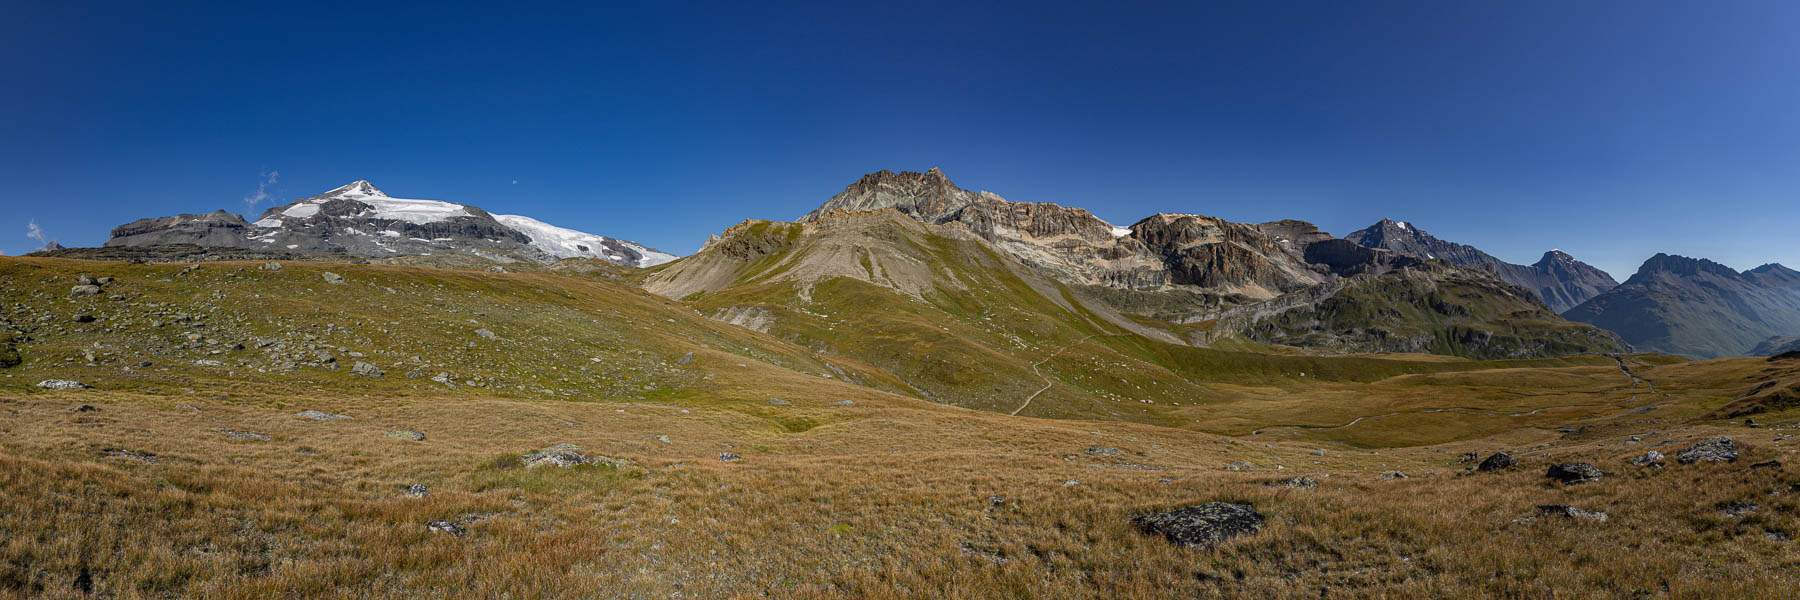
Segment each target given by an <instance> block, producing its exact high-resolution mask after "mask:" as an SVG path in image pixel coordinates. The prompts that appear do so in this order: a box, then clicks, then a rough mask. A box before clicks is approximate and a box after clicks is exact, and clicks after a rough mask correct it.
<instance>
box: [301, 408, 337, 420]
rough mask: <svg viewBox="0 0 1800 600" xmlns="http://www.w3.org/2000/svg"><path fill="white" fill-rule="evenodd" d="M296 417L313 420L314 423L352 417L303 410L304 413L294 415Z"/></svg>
mask: <svg viewBox="0 0 1800 600" xmlns="http://www.w3.org/2000/svg"><path fill="white" fill-rule="evenodd" d="M294 416H296V417H300V418H302V419H312V420H314V421H337V420H340V419H348V418H350V415H334V414H331V413H328V412H323V411H317V410H303V411H300V412H297V413H294Z"/></svg>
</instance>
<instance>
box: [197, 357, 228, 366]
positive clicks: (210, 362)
mask: <svg viewBox="0 0 1800 600" xmlns="http://www.w3.org/2000/svg"><path fill="white" fill-rule="evenodd" d="M194 366H198V367H223V366H225V363H222V362H219V361H216V360H213V359H210V358H202V359H200V360H196V361H194Z"/></svg>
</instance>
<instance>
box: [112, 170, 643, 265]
mask: <svg viewBox="0 0 1800 600" xmlns="http://www.w3.org/2000/svg"><path fill="white" fill-rule="evenodd" d="M170 244H194V245H198V246H206V247H230V248H247V249H253V250H269V251H282V252H291V253H298V254H344V255H350V256H361V257H369V258H388V257H397V256H415V255H431V254H465V255H472V256H477V257H480V258H484V259H488V260H495V261H505V262H510V261H531V262H540V263H547V262H552V261H555V260H558V259H562V258H597V259H600V260H605V261H607V262H611V263H614V264H619V265H624V266H633V267H649V266H654V265H658V264H662V263H665V262H668V261H671V260H674V259H675V257H674V256H673V255H669V254H666V253H662V252H658V251H656V250H653V249H650V248H647V247H645V246H643V245H641V244H637V243H635V242H630V241H625V240H619V239H615V238H610V237H606V236H600V235H594V234H590V233H585V232H581V231H576V230H573V229H567V228H563V227H557V226H555V225H551V224H549V223H545V222H542V221H539V220H537V219H533V218H530V217H526V216H523V215H495V214H489V213H488V212H487V211H485V210H482V209H481V208H478V207H475V206H471V205H466V204H458V203H454V202H444V201H439V200H419V199H409V198H394V197H391V196H388V195H387V194H386V193H383V192H382V191H381V190H380V189H377V188H376V187H375V186H374V185H373V184H371V183H369V182H368V181H367V180H357V181H354V182H351V183H349V184H347V185H344V186H341V187H338V188H337V189H333V190H331V191H329V192H325V193H323V194H319V195H316V196H310V197H307V198H301V199H299V200H295V201H294V202H292V203H289V204H286V205H282V206H276V207H272V208H269V209H268V210H266V211H264V212H263V213H262V215H261V216H260V217H259V218H258V219H257V220H256V221H254V222H249V221H246V220H244V218H243V217H240V216H238V215H236V214H233V213H229V212H226V211H224V210H218V211H214V212H211V213H207V214H204V215H185V214H184V215H177V216H173V217H156V218H148V219H139V220H137V221H133V222H131V223H127V224H125V225H121V226H119V227H117V228H115V229H113V231H112V238H111V239H109V240H108V241H107V242H106V246H112V247H119V246H151V245H170Z"/></svg>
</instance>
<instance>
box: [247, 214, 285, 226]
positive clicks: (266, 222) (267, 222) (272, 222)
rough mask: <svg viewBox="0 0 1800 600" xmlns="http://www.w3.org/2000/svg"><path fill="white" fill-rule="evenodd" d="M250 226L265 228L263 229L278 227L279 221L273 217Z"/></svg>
mask: <svg viewBox="0 0 1800 600" xmlns="http://www.w3.org/2000/svg"><path fill="white" fill-rule="evenodd" d="M252 225H255V226H257V227H265V228H266V227H280V226H281V219H277V218H275V217H269V218H267V219H261V220H258V221H257V222H255V223H252Z"/></svg>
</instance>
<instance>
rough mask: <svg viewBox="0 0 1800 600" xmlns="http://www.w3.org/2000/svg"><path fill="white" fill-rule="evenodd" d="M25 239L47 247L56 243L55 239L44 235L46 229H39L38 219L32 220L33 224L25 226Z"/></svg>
mask: <svg viewBox="0 0 1800 600" xmlns="http://www.w3.org/2000/svg"><path fill="white" fill-rule="evenodd" d="M25 237H28V238H31V239H34V240H37V241H38V243H39V244H43V245H44V246H45V247H49V246H50V245H51V244H54V243H56V239H55V238H52V237H50V235H49V234H46V233H44V228H42V227H38V224H37V219H32V220H31V223H28V224H26V225H25Z"/></svg>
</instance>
